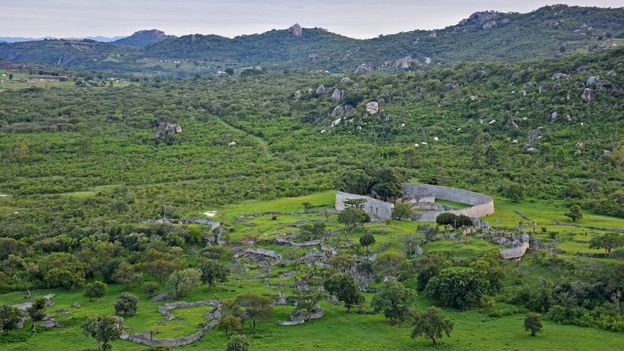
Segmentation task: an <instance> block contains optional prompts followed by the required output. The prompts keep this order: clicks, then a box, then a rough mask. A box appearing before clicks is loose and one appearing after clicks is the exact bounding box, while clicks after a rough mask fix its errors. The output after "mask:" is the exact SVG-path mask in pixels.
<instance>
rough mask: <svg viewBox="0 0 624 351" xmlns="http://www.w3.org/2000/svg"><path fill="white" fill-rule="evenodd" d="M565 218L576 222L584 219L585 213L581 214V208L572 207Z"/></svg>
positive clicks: (577, 206)
mask: <svg viewBox="0 0 624 351" xmlns="http://www.w3.org/2000/svg"><path fill="white" fill-rule="evenodd" d="M565 216H566V217H568V218H570V219H571V220H572V222H576V221H578V220H579V219H581V218H583V213H581V206H579V205H572V206H571V207H570V212H568V213H566V214H565Z"/></svg>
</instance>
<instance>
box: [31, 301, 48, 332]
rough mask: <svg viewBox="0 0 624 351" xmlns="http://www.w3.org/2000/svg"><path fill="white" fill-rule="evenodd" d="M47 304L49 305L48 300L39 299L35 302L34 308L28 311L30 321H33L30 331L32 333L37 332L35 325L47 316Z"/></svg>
mask: <svg viewBox="0 0 624 351" xmlns="http://www.w3.org/2000/svg"><path fill="white" fill-rule="evenodd" d="M47 304H48V300H46V299H45V298H39V299H36V300H35V301H34V302H33V304H32V306H30V307H29V308H28V310H27V312H28V316H29V317H30V320H31V321H32V326H31V327H30V330H31V331H32V332H36V331H37V330H36V327H35V324H36V323H37V322H39V321H40V320H42V319H43V318H44V317H45V315H46V313H45V308H46V306H47Z"/></svg>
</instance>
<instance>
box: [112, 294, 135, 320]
mask: <svg viewBox="0 0 624 351" xmlns="http://www.w3.org/2000/svg"><path fill="white" fill-rule="evenodd" d="M138 304H139V299H138V298H137V297H136V296H135V295H133V294H131V293H129V292H124V293H121V295H119V297H118V298H117V302H116V303H115V314H118V315H124V316H134V315H135V314H136V311H137V309H138V308H139V306H138Z"/></svg>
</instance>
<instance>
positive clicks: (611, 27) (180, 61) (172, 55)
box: [0, 5, 624, 74]
mask: <svg viewBox="0 0 624 351" xmlns="http://www.w3.org/2000/svg"><path fill="white" fill-rule="evenodd" d="M621 45H624V8H615V9H611V8H596V7H570V6H566V5H555V6H546V7H542V8H540V9H538V10H536V11H533V12H530V13H526V14H520V13H501V12H495V11H483V12H476V13H474V14H472V15H471V16H470V17H468V18H466V19H464V20H462V21H461V22H460V23H458V24H457V25H454V26H449V27H446V28H443V29H439V30H415V31H410V32H402V33H397V34H392V35H383V36H379V37H377V38H374V39H366V40H358V39H353V38H349V37H345V36H342V35H339V34H335V33H331V32H329V31H327V30H325V29H322V28H301V27H300V26H299V25H294V26H292V27H291V28H289V29H286V30H271V31H268V32H265V33H262V34H252V35H241V36H237V37H235V38H227V37H223V36H218V35H201V34H193V35H184V36H181V37H175V36H167V35H166V34H165V33H164V32H162V31H158V30H155V29H154V30H147V31H140V32H137V33H135V34H133V35H131V36H130V37H127V38H124V39H120V40H117V41H115V42H112V43H96V42H89V41H72V40H46V41H37V42H25V43H13V44H0V59H3V60H9V61H20V62H32V63H41V64H53V65H62V66H66V67H80V68H86V69H93V70H115V71H123V72H145V71H146V70H153V71H155V72H164V71H167V70H168V71H170V72H171V71H174V72H176V74H182V72H183V71H185V70H186V71H188V72H193V73H198V72H202V73H204V72H213V73H214V72H216V71H218V70H224V69H225V68H228V67H229V68H242V67H249V66H257V65H262V66H265V67H267V68H270V69H271V68H273V69H309V70H318V69H320V70H329V71H348V70H354V69H356V67H358V66H360V65H362V64H365V65H363V66H362V67H363V68H362V70H364V71H366V70H370V69H375V70H392V69H414V68H426V67H427V66H429V65H438V64H439V65H446V64H453V63H457V62H468V61H501V62H518V61H523V60H527V59H539V58H549V57H555V56H558V55H561V54H563V53H566V52H577V51H592V50H597V49H605V48H611V47H615V46H621ZM169 62H175V63H176V67H175V68H172V67H171V66H169V65H168V63H169Z"/></svg>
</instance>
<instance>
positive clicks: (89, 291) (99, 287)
mask: <svg viewBox="0 0 624 351" xmlns="http://www.w3.org/2000/svg"><path fill="white" fill-rule="evenodd" d="M106 288H107V286H106V284H105V283H104V282H101V281H99V280H98V281H95V282H93V283H91V284H87V286H86V287H85V290H84V297H87V298H89V301H93V299H96V298H98V297H102V296H104V295H105V294H106Z"/></svg>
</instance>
